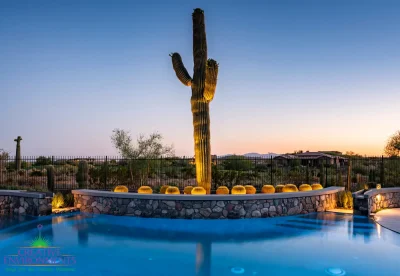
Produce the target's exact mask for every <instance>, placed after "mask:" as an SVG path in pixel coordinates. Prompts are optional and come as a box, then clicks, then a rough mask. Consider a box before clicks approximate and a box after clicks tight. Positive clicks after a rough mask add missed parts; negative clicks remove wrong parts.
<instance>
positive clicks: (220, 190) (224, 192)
mask: <svg viewBox="0 0 400 276" xmlns="http://www.w3.org/2000/svg"><path fill="white" fill-rule="evenodd" d="M215 193H216V194H217V195H229V189H228V187H226V186H219V187H218V188H217V190H216V191H215Z"/></svg>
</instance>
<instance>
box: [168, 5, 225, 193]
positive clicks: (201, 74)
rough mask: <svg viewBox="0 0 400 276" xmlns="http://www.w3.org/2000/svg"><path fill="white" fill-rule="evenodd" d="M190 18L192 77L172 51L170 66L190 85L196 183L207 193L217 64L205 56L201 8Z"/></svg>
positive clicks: (179, 77) (208, 190)
mask: <svg viewBox="0 0 400 276" xmlns="http://www.w3.org/2000/svg"><path fill="white" fill-rule="evenodd" d="M192 20H193V61H194V67H193V79H192V78H191V77H190V75H189V73H188V72H187V70H186V68H185V66H184V65H183V63H182V58H181V56H180V55H179V54H178V53H172V54H171V55H170V56H171V57H172V66H173V68H174V70H175V73H176V76H177V77H178V79H179V80H180V81H181V82H182V83H183V84H184V85H186V86H191V87H192V97H191V100H190V102H191V105H192V114H193V127H194V152H195V162H196V180H197V184H198V185H199V186H201V187H203V188H204V189H205V190H206V191H207V193H208V194H209V193H210V190H211V146H210V114H209V103H210V102H211V101H212V99H213V98H214V94H215V89H216V87H217V76H218V63H217V62H216V61H215V60H213V59H207V40H206V29H205V23H204V11H203V10H201V9H195V10H194V12H193V14H192Z"/></svg>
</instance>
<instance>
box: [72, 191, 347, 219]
mask: <svg viewBox="0 0 400 276" xmlns="http://www.w3.org/2000/svg"><path fill="white" fill-rule="evenodd" d="M343 189H344V188H340V187H330V188H327V189H324V190H319V191H311V192H297V193H284V194H256V195H207V196H194V195H159V194H153V195H144V194H135V193H112V192H101V191H90V190H74V191H72V193H73V194H74V199H75V207H77V208H79V209H80V210H81V211H82V212H88V213H95V214H109V215H120V216H138V217H154V218H185V219H225V218H231V219H234V218H253V217H254V218H259V217H275V216H286V215H297V214H307V213H311V212H322V211H326V210H329V209H333V208H335V207H336V201H337V192H339V191H341V190H343Z"/></svg>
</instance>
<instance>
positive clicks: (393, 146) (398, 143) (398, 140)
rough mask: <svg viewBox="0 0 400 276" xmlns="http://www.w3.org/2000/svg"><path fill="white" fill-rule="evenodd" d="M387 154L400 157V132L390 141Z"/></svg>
mask: <svg viewBox="0 0 400 276" xmlns="http://www.w3.org/2000/svg"><path fill="white" fill-rule="evenodd" d="M385 154H386V155H388V156H391V157H392V156H400V130H399V131H397V132H396V133H395V134H393V135H392V136H391V137H390V138H389V139H388V141H387V143H386V147H385Z"/></svg>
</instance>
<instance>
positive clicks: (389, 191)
mask: <svg viewBox="0 0 400 276" xmlns="http://www.w3.org/2000/svg"><path fill="white" fill-rule="evenodd" d="M365 195H366V196H368V210H369V214H371V213H376V212H378V211H380V210H382V209H387V208H400V188H384V189H379V190H377V189H374V190H371V192H366V193H365Z"/></svg>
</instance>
